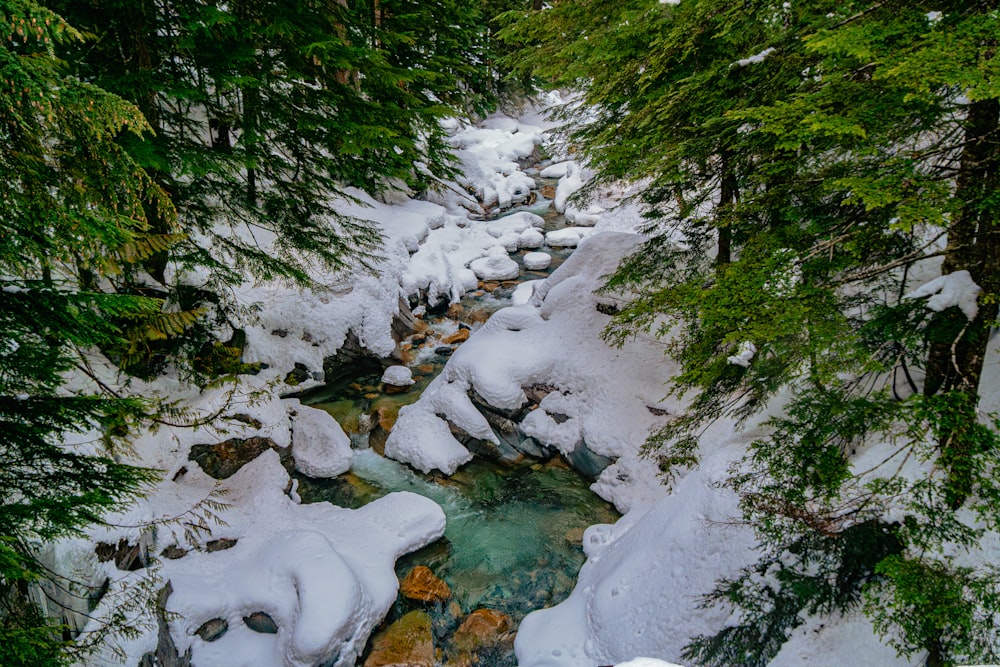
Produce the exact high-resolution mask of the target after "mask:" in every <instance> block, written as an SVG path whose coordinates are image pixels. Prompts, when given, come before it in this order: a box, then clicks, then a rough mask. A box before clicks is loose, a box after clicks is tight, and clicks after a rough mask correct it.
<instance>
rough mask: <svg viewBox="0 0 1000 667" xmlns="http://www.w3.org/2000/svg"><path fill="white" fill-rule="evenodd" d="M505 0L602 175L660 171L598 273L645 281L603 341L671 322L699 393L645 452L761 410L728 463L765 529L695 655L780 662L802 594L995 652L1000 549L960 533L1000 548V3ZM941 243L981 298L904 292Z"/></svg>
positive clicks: (680, 379)
mask: <svg viewBox="0 0 1000 667" xmlns="http://www.w3.org/2000/svg"><path fill="white" fill-rule="evenodd" d="M505 18H506V19H507V20H508V22H509V23H508V26H507V27H506V28H505V30H504V32H503V33H502V36H503V37H504V38H506V39H508V40H509V41H511V42H515V43H518V44H520V45H521V46H522V49H521V50H520V51H519V52H518V53H516V54H515V55H514V56H513V57H511V59H510V64H511V66H512V67H513V68H514V70H515V71H516V72H518V73H521V74H530V75H533V76H536V77H538V79H539V80H540V81H542V82H545V83H550V84H551V85H554V86H560V87H569V88H573V89H575V90H577V91H578V92H579V94H580V99H581V100H582V104H579V105H576V106H572V105H571V106H569V107H567V108H566V109H565V110H564V111H563V117H564V118H566V119H567V120H570V121H573V122H574V123H575V125H574V126H573V128H572V129H571V130H570V131H569V138H570V140H571V141H573V142H576V144H577V145H578V146H579V147H580V148H581V150H582V153H583V155H584V156H585V157H586V158H587V159H588V160H589V162H590V164H591V165H592V166H593V167H594V168H596V170H597V171H598V180H599V181H600V180H605V181H614V180H618V179H628V180H633V181H644V182H645V183H647V184H648V187H647V188H646V190H645V192H644V194H643V195H642V197H643V200H644V202H645V203H646V205H647V216H648V225H647V232H648V233H649V235H650V240H649V241H648V242H647V243H646V245H645V246H644V247H643V249H642V251H641V252H639V253H637V254H636V255H634V256H633V257H631V258H629V259H627V260H626V261H625V262H624V263H623V264H622V265H621V266H620V267H619V270H618V272H617V273H616V274H615V275H614V276H613V277H611V279H610V280H609V281H608V283H607V285H606V287H605V288H604V289H605V291H607V292H610V293H614V294H616V295H618V296H621V297H624V298H625V299H626V300H627V301H628V303H627V305H626V306H625V307H624V308H622V309H621V311H620V312H619V314H618V315H616V317H615V320H614V321H613V322H612V325H611V326H610V327H609V329H608V330H607V332H606V335H607V337H608V339H609V340H610V341H611V342H613V343H616V344H622V343H623V342H625V341H626V340H628V339H629V338H630V337H631V336H634V335H636V334H637V333H639V332H643V331H653V332H654V333H656V334H657V335H658V336H660V337H663V338H665V339H666V340H667V344H668V352H669V353H670V354H671V355H672V356H673V357H674V358H675V359H676V360H677V361H678V362H679V363H680V368H681V372H680V374H679V375H678V376H677V377H676V378H675V379H674V383H673V386H672V387H671V391H672V392H674V393H677V394H688V395H689V396H690V402H689V409H688V411H687V413H686V414H685V415H683V416H681V417H680V418H679V419H676V420H674V421H672V422H671V423H669V424H668V425H667V426H666V427H664V428H663V429H662V430H661V431H659V432H658V433H655V434H654V435H653V436H652V437H651V438H650V440H649V442H648V443H647V449H648V451H649V452H650V454H651V455H653V456H657V457H658V461H659V463H660V466H661V468H662V469H664V472H665V475H666V476H667V477H668V478H669V477H670V476H671V475H673V474H675V471H676V469H678V468H691V467H694V466H696V465H697V457H698V454H699V446H700V443H699V435H700V434H701V433H702V432H703V430H704V429H705V428H706V425H707V424H710V423H711V422H712V421H714V420H716V419H719V418H729V419H735V420H736V421H737V423H745V422H746V421H747V420H751V419H753V420H759V421H758V422H757V423H758V424H760V421H763V424H760V425H762V426H763V427H764V431H765V435H764V436H763V437H760V438H759V439H758V440H757V441H755V442H754V443H753V444H752V445H751V446H750V448H749V449H748V453H747V455H746V457H745V458H744V459H743V460H742V461H740V462H739V463H738V465H736V466H735V467H734V469H733V471H732V474H731V477H730V480H729V486H730V487H731V488H733V489H734V490H735V491H736V492H737V493H738V494H739V496H740V499H741V507H742V509H743V512H744V517H745V518H746V520H747V521H748V522H749V523H750V524H751V525H752V526H753V527H754V529H755V530H756V531H757V533H758V535H759V537H760V539H761V543H762V547H763V548H764V551H765V554H766V555H765V556H764V557H763V558H762V560H761V562H760V563H759V564H758V565H757V566H756V567H754V568H750V569H749V570H747V571H746V572H744V573H742V574H741V575H740V576H739V577H737V578H736V579H734V580H732V581H726V582H721V583H720V585H719V588H718V589H717V590H716V591H715V593H713V594H712V595H710V596H709V597H708V599H707V602H708V603H710V604H722V605H728V606H733V607H735V608H737V609H738V610H739V613H740V614H741V620H740V621H739V622H738V623H737V624H736V625H733V626H732V627H728V628H726V629H724V630H723V631H722V632H721V633H720V634H718V635H716V636H715V637H705V638H699V639H697V640H696V641H695V642H694V644H692V646H691V649H690V653H689V656H690V657H691V658H693V659H697V660H698V661H700V662H703V663H706V664H718V665H728V664H766V662H767V661H768V660H769V659H770V657H772V656H773V655H774V654H775V653H776V652H777V651H778V650H779V648H780V646H781V644H782V643H783V642H784V640H785V638H786V637H787V635H788V632H789V631H790V630H791V629H792V628H794V627H795V626H796V625H798V624H799V623H801V622H802V620H803V618H804V616H805V615H808V614H825V613H834V612H836V611H844V610H848V609H853V608H855V607H857V606H858V605H859V604H860V602H861V600H862V597H864V599H865V604H864V605H863V606H864V609H865V611H866V613H868V615H869V616H870V617H871V618H873V619H874V620H875V624H876V626H877V628H878V630H879V632H880V633H882V634H883V635H884V636H885V637H886V638H887V641H890V642H891V643H892V645H893V646H895V647H896V648H897V649H898V650H900V651H901V652H902V653H904V654H907V655H910V654H913V653H916V652H919V651H927V652H928V653H929V655H930V656H931V658H932V661H936V662H938V663H939V664H946V663H949V662H952V661H959V660H963V661H975V660H979V659H982V660H991V659H995V655H996V653H997V651H998V638H997V636H996V633H995V631H994V630H993V629H992V628H994V627H996V625H997V624H996V623H995V618H993V616H992V614H993V611H992V610H995V609H996V604H995V598H993V597H991V596H992V595H993V592H992V591H994V590H995V587H996V585H997V584H996V582H997V579H996V572H995V571H993V570H992V569H990V568H989V567H980V568H977V569H975V570H968V569H963V568H961V567H958V566H957V565H955V564H954V563H953V562H952V561H951V560H950V559H949V558H948V557H946V554H954V553H962V554H970V555H971V558H972V559H973V561H976V560H985V561H986V562H994V564H995V554H990V553H988V552H986V551H985V550H983V549H982V548H981V547H980V544H979V538H980V536H981V535H982V532H983V531H984V530H993V529H995V527H996V525H997V522H998V520H1000V494H998V493H997V482H996V480H995V471H996V469H997V466H998V464H1000V450H998V445H1000V438H998V435H997V433H998V428H997V424H996V423H994V419H993V417H991V416H984V415H981V414H979V413H978V412H977V405H978V403H979V398H980V378H981V375H982V369H983V359H984V358H985V354H986V350H987V341H988V340H989V332H990V328H991V327H992V326H993V325H994V324H995V319H996V312H997V310H996V300H997V295H998V294H1000V264H998V259H997V258H998V257H1000V229H998V227H997V225H996V220H997V219H998V216H1000V201H998V198H997V197H996V192H997V188H998V186H1000V149H998V147H997V143H996V140H995V138H996V136H997V134H998V133H1000V99H998V98H1000V95H998V94H997V92H998V85H1000V84H998V76H997V75H998V67H1000V65H998V55H997V54H998V49H997V38H996V35H997V34H1000V32H998V28H1000V24H998V23H1000V14H998V13H997V11H996V6H995V3H978V2H965V1H961V0H959V1H955V2H951V1H949V2H895V1H892V2H881V3H869V2H846V3H845V2H826V1H825V0H809V1H807V2H795V3H781V2H771V1H767V0H762V1H760V2H757V1H751V2H743V3H738V4H736V5H734V4H733V3H727V2H723V1H721V0H690V1H689V0H684V1H683V2H681V3H680V4H678V5H666V4H661V3H658V2H653V0H627V1H626V2H607V1H606V0H580V1H579V2H568V1H566V2H555V3H552V7H551V9H548V10H546V11H543V12H541V13H537V14H524V13H520V14H515V13H511V14H508V15H507V16H506V17H505ZM938 255H943V256H944V264H943V268H942V270H943V272H944V273H951V272H955V271H960V270H966V271H969V274H970V276H971V277H972V279H973V280H974V281H975V282H976V283H977V284H978V285H979V286H980V287H982V289H983V293H982V294H981V296H980V300H979V313H978V315H977V316H976V317H975V318H974V319H973V320H971V321H970V320H969V319H968V318H967V317H966V316H965V315H964V314H963V313H961V312H960V311H959V310H958V309H957V308H950V309H947V310H945V311H944V312H940V313H931V312H929V311H928V309H927V308H926V304H925V303H924V302H922V301H917V300H910V299H907V298H905V297H904V295H906V294H907V292H908V291H910V290H912V289H913V287H915V283H914V281H913V280H911V278H910V276H911V270H912V269H913V268H914V267H919V268H920V269H921V270H924V271H926V267H927V266H928V265H929V264H930V262H931V261H932V260H933V258H935V257H936V256H938ZM925 275H926V274H925ZM917 284H918V283H917ZM749 344H752V346H753V348H754V349H755V350H756V352H755V354H754V356H753V357H752V359H750V360H745V359H744V360H740V359H738V358H737V359H735V360H736V361H739V362H741V363H733V362H732V361H731V360H730V358H731V357H733V358H736V357H738V355H739V354H740V351H741V350H742V349H748V348H747V345H749ZM743 362H746V365H744V363H743ZM778 406H780V408H781V410H780V413H779V412H778V410H777V408H778ZM765 409H767V410H768V412H770V413H771V414H776V413H777V414H776V416H774V417H772V418H770V419H765V420H761V419H760V417H759V415H760V413H761V412H762V411H764V410H765ZM869 528H871V529H872V530H874V533H873V534H876V535H877V536H881V537H877V539H876V538H871V535H869V534H868V533H869V532H871V531H870V530H869ZM869 538H871V539H869ZM872 539H874V540H875V543H872ZM879 545H881V546H879ZM845 572H849V573H851V574H850V576H847V575H844V576H846V581H848V582H849V584H845V585H841V584H839V583H835V582H837V581H838V580H839V578H840V577H841V575H842V574H843V573H845ZM921 572H923V573H925V575H926V577H927V578H928V582H929V588H928V591H927V593H928V597H926V598H920V597H919V595H918V594H919V593H920V591H919V586H918V584H917V582H918V581H919V578H920V576H921V574H920V573H921ZM845 586H846V587H845ZM866 590H867V593H866V592H865V591H866Z"/></svg>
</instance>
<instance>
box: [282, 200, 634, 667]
mask: <svg viewBox="0 0 1000 667" xmlns="http://www.w3.org/2000/svg"><path fill="white" fill-rule="evenodd" d="M547 209H548V201H547V200H542V201H541V202H540V203H539V204H536V205H535V206H532V207H522V208H519V209H515V210H513V211H510V212H509V213H513V212H516V211H523V210H529V211H532V212H534V213H538V214H540V215H543V217H545V218H546V225H545V231H551V230H553V229H559V228H561V227H564V226H565V224H566V223H565V221H564V219H563V218H562V216H559V215H556V214H554V211H550V210H547ZM543 250H544V252H547V253H549V254H550V255H552V265H551V266H550V267H549V268H548V269H546V270H544V271H528V270H526V269H524V266H523V261H522V258H523V256H524V254H525V253H526V252H529V251H525V250H520V251H518V252H516V253H512V254H511V258H512V259H514V260H515V261H517V262H518V264H519V265H520V266H521V272H520V275H519V277H518V278H517V279H516V280H512V281H504V282H502V283H498V284H495V285H483V284H481V285H480V286H481V287H485V288H488V289H479V290H477V291H475V292H471V293H469V294H466V295H465V297H464V298H463V299H462V302H461V304H460V305H459V306H458V307H455V306H453V307H451V308H449V309H448V312H447V313H446V314H439V315H434V314H430V313H428V314H427V315H425V316H424V318H423V321H424V322H425V323H426V325H427V327H426V328H425V329H424V330H422V331H420V332H419V333H417V334H414V335H413V336H411V337H410V338H409V339H408V341H406V343H404V344H403V346H402V347H403V349H404V350H405V351H406V352H407V362H408V363H407V365H408V366H409V367H410V369H411V370H412V372H413V377H414V380H415V381H416V382H415V384H414V385H413V386H412V387H410V388H409V389H408V390H407V391H405V393H386V392H384V391H383V389H385V388H384V387H383V386H382V385H381V384H380V377H381V374H380V373H378V374H373V375H361V376H358V377H353V378H349V379H348V380H346V381H342V382H339V383H338V384H337V385H335V386H326V387H321V388H318V389H314V390H311V391H309V392H306V393H305V394H304V395H303V396H302V400H303V402H304V403H306V404H309V405H312V406H313V407H316V408H320V409H323V410H326V411H327V412H328V413H330V414H331V415H332V416H333V417H334V418H335V419H336V420H337V421H338V423H339V424H340V425H341V427H342V428H343V429H344V431H345V432H346V433H347V434H348V436H349V437H350V438H351V441H352V445H353V447H354V448H355V450H356V451H355V457H354V463H353V465H352V467H351V471H350V472H348V473H346V474H344V475H341V476H340V477H338V478H335V479H325V480H321V479H311V478H308V477H305V476H302V475H298V474H297V475H296V479H297V481H298V487H297V491H298V494H299V495H300V497H301V498H302V502H304V503H310V502H321V501H329V502H331V503H334V504H336V505H339V506H342V507H351V508H357V507H361V506H362V505H364V504H366V503H369V502H371V501H373V500H375V499H377V498H379V497H381V496H384V495H386V494H388V493H391V492H393V491H411V492H414V493H417V494H420V495H422V496H426V497H428V498H430V499H432V500H434V501H435V502H437V503H438V504H439V505H441V507H442V508H443V509H444V512H445V515H446V517H447V528H446V530H445V535H444V537H443V538H442V539H440V540H438V541H437V542H435V543H433V544H431V545H429V546H427V547H425V548H423V549H421V550H419V551H417V552H415V553H412V554H409V555H407V556H404V557H403V558H401V559H400V560H399V561H398V562H397V565H396V572H397V575H398V576H399V578H400V579H401V580H402V579H403V577H405V575H406V574H407V573H408V572H409V571H410V570H411V569H412V568H413V567H415V566H417V565H424V566H427V567H429V568H430V570H431V571H432V572H433V573H434V575H436V576H437V577H439V578H440V579H443V580H444V581H445V582H446V583H447V584H448V586H449V587H450V589H451V592H452V597H451V599H450V601H449V602H447V603H443V604H442V603H435V604H431V603H421V602H415V601H412V600H408V599H406V598H404V597H403V596H402V594H400V596H399V598H398V599H397V603H396V605H395V607H394V608H393V609H392V610H391V611H390V614H389V617H388V618H387V624H391V623H392V622H393V621H395V620H397V619H399V618H400V617H402V616H403V615H404V614H406V613H407V612H409V611H412V610H414V609H423V610H424V611H426V612H428V613H429V614H430V616H431V619H432V622H433V630H434V636H435V644H436V645H437V646H438V647H439V648H440V647H441V646H444V647H446V648H445V653H446V654H448V648H447V647H448V645H449V644H448V642H449V637H450V636H451V634H452V633H453V632H454V630H455V628H456V627H457V626H458V624H459V621H460V620H461V618H462V617H463V616H464V615H465V614H468V613H470V612H472V611H473V610H476V609H481V608H488V609H491V610H496V611H500V612H503V613H504V614H507V615H509V616H510V617H511V619H512V620H513V622H514V624H515V625H516V624H517V623H519V622H520V620H521V619H522V618H524V616H525V615H526V614H527V613H529V612H531V611H534V610H536V609H540V608H543V607H549V606H552V605H554V604H558V603H559V602H561V601H562V600H564V599H565V598H566V597H567V596H568V595H569V593H570V591H571V590H572V588H573V585H574V583H575V580H576V575H577V573H578V571H579V569H580V567H581V566H582V565H583V563H584V561H585V559H586V558H585V556H584V553H583V549H582V546H581V542H582V538H583V531H584V529H586V528H587V527H588V526H590V525H592V524H595V523H613V522H614V521H616V520H617V518H618V514H617V512H616V511H615V509H614V507H613V506H612V505H610V504H609V503H606V502H605V501H603V500H602V499H601V498H599V497H598V496H597V495H596V494H594V493H593V492H592V491H590V489H589V485H590V480H588V479H585V478H583V477H582V476H581V475H579V474H578V473H576V472H575V471H574V470H572V469H571V468H570V467H569V466H568V465H567V464H566V463H564V462H563V461H562V460H561V459H560V458H559V457H556V458H553V459H551V460H548V461H540V460H531V459H528V460H525V461H524V462H522V463H518V464H516V465H513V466H502V465H499V464H497V463H493V462H490V461H486V460H483V459H479V458H476V459H474V460H473V461H472V462H470V463H469V464H467V465H465V466H463V467H462V468H461V469H460V470H458V471H457V472H456V473H455V474H454V475H452V476H450V477H446V476H443V475H441V474H435V475H423V474H420V473H418V472H415V471H414V470H412V469H411V468H409V467H408V466H406V465H403V464H401V463H397V462H396V461H393V460H390V459H387V458H385V457H383V456H381V449H382V445H384V442H385V437H386V436H387V435H388V431H390V430H391V428H392V424H393V423H394V422H395V418H396V415H397V414H398V412H399V409H400V408H401V407H402V406H404V405H407V404H410V403H413V402H415V401H416V400H417V399H418V398H419V396H420V393H421V392H422V391H423V390H424V389H425V388H426V387H427V385H428V384H429V383H430V381H431V380H432V379H433V378H434V377H436V375H437V374H438V373H440V372H441V370H442V369H443V368H444V366H445V364H446V363H447V360H448V355H449V354H450V352H451V350H452V349H453V348H454V347H456V346H457V345H458V344H460V342H459V343H455V344H452V345H448V344H447V343H445V342H443V341H442V338H446V337H447V336H448V335H450V334H453V333H455V332H456V331H457V330H458V329H459V328H460V327H463V328H469V329H471V330H472V331H473V332H474V331H475V330H476V329H477V328H478V327H479V326H481V323H482V322H483V321H485V319H486V318H488V316H489V315H490V314H492V313H493V312H495V311H496V310H499V309H500V308H503V307H505V306H508V305H510V297H511V294H512V293H513V291H514V289H515V288H516V286H517V284H518V283H520V282H524V281H527V280H539V279H542V278H545V277H546V276H547V275H549V274H550V273H551V272H552V271H553V270H555V268H556V267H557V266H559V264H560V263H561V262H562V261H563V260H564V259H565V258H566V257H568V256H569V254H570V253H571V249H556V248H548V247H546V248H544V249H543ZM439 661H440V654H439ZM472 661H473V663H474V664H477V665H481V666H482V667H507V666H512V665H516V659H515V657H514V655H513V646H512V643H511V642H509V641H508V642H506V643H505V644H503V645H502V646H488V647H484V648H482V649H481V650H478V651H476V652H475V656H474V657H472ZM358 664H359V665H362V664H364V661H363V660H359V662H358ZM449 664H451V663H449Z"/></svg>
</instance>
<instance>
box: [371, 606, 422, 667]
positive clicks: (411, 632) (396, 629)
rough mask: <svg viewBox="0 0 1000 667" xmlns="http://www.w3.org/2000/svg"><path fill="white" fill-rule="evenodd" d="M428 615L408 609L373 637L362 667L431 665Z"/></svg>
mask: <svg viewBox="0 0 1000 667" xmlns="http://www.w3.org/2000/svg"><path fill="white" fill-rule="evenodd" d="M431 626H432V623H431V617H430V615H429V614H427V612H424V611H411V612H410V613H408V614H406V615H405V616H403V617H402V618H401V619H399V620H398V621H396V622H395V623H393V624H392V625H390V626H389V627H388V628H386V629H385V630H383V631H382V632H380V633H378V634H376V635H375V637H374V639H372V652H371V653H370V654H369V655H368V659H367V660H365V663H364V667H434V663H435V661H434V635H433V632H432V629H431Z"/></svg>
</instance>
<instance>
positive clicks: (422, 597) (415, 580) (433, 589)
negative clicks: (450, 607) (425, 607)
mask: <svg viewBox="0 0 1000 667" xmlns="http://www.w3.org/2000/svg"><path fill="white" fill-rule="evenodd" d="M399 592H400V593H402V594H403V597H405V598H407V599H409V600H417V601H419V602H444V601H445V600H447V599H448V598H450V597H451V589H450V588H449V587H448V584H446V583H445V582H444V581H442V580H441V579H439V578H437V577H436V576H434V573H433V572H431V570H430V568H429V567H427V566H425V565H418V566H416V567H415V568H413V569H412V570H410V571H409V573H407V575H406V577H404V578H403V581H401V582H400V584H399Z"/></svg>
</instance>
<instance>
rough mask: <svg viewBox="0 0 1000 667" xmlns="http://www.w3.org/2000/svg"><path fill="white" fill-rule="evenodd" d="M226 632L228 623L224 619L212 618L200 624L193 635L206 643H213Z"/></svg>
mask: <svg viewBox="0 0 1000 667" xmlns="http://www.w3.org/2000/svg"><path fill="white" fill-rule="evenodd" d="M228 631H229V623H227V622H226V619H224V618H213V619H211V620H208V621H205V622H204V623H202V624H201V625H200V626H199V627H198V629H197V630H195V631H194V633H195V634H196V635H198V636H199V637H201V638H202V639H204V640H205V641H207V642H214V641H215V640H216V639H218V638H219V637H221V636H222V635H224V634H226V632H228Z"/></svg>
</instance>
